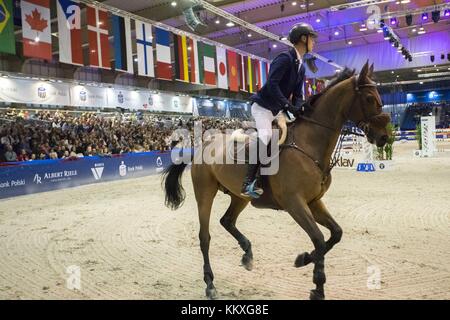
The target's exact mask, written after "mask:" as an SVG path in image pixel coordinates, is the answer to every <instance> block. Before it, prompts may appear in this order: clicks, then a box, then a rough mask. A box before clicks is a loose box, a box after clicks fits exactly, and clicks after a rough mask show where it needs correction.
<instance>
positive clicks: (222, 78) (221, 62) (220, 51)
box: [216, 47, 228, 90]
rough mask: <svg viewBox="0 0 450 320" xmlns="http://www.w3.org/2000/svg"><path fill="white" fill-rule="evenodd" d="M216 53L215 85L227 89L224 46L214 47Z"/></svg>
mask: <svg viewBox="0 0 450 320" xmlns="http://www.w3.org/2000/svg"><path fill="white" fill-rule="evenodd" d="M216 55H217V69H218V76H217V80H218V81H217V87H219V88H222V89H227V90H228V72H227V53H226V50H225V49H224V48H221V47H217V48H216Z"/></svg>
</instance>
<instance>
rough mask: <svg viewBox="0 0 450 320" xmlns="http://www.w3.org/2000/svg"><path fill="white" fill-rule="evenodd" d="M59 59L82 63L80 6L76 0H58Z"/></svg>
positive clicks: (66, 61)
mask: <svg viewBox="0 0 450 320" xmlns="http://www.w3.org/2000/svg"><path fill="white" fill-rule="evenodd" d="M57 13H58V38H59V61H60V62H63V63H70V64H76V65H80V66H82V65H83V48H82V47H81V45H82V41H81V8H80V4H79V3H78V2H77V1H72V0H58V3H57Z"/></svg>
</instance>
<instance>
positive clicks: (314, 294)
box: [309, 289, 325, 300]
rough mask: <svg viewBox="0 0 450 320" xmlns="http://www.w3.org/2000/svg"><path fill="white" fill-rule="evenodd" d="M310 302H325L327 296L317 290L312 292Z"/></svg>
mask: <svg viewBox="0 0 450 320" xmlns="http://www.w3.org/2000/svg"><path fill="white" fill-rule="evenodd" d="M309 299H310V300H325V295H324V294H323V293H322V292H319V291H317V290H315V289H313V290H311V292H310V294H309Z"/></svg>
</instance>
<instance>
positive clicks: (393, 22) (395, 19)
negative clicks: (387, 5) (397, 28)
mask: <svg viewBox="0 0 450 320" xmlns="http://www.w3.org/2000/svg"><path fill="white" fill-rule="evenodd" d="M396 24H397V18H391V25H392V26H394V25H396Z"/></svg>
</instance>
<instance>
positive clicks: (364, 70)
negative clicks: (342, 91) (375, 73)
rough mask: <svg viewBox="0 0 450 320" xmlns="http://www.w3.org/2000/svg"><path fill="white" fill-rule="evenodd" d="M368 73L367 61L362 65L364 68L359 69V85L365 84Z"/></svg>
mask: <svg viewBox="0 0 450 320" xmlns="http://www.w3.org/2000/svg"><path fill="white" fill-rule="evenodd" d="M368 72H369V60H367V62H366V64H364V67H363V68H362V69H361V72H360V73H359V77H358V83H360V84H364V83H366V81H367V73H368Z"/></svg>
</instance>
